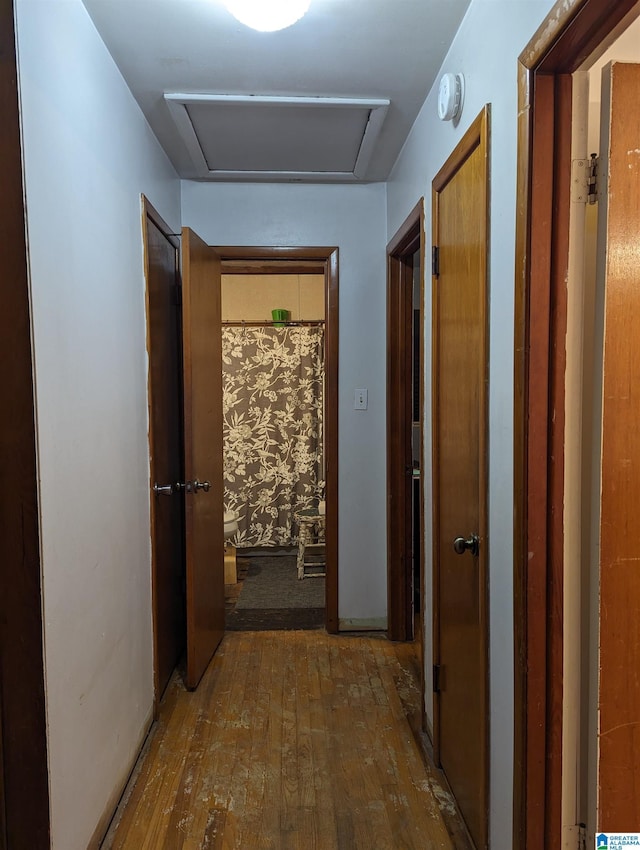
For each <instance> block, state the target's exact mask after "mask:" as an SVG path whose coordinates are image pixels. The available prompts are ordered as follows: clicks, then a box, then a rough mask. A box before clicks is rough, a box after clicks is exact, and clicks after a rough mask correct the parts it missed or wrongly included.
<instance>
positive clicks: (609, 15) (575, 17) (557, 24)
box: [520, 0, 638, 74]
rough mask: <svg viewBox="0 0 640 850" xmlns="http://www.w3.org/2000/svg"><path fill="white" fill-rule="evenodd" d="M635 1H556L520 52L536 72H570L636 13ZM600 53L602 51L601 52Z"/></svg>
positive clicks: (524, 60) (620, 29) (625, 24)
mask: <svg viewBox="0 0 640 850" xmlns="http://www.w3.org/2000/svg"><path fill="white" fill-rule="evenodd" d="M637 2H638V0H615V2H611V0H567V2H565V0H562V2H559V3H556V5H555V6H554V7H553V9H551V11H550V12H549V14H548V15H547V17H546V18H545V20H544V21H543V22H542V24H541V25H540V27H539V28H538V30H537V31H536V33H535V34H534V36H533V38H532V39H531V41H530V42H529V44H528V45H527V46H526V47H525V49H524V50H523V52H522V53H521V55H520V61H521V62H522V64H523V65H525V67H527V68H531V69H534V70H535V71H536V72H539V73H564V74H570V73H573V72H574V71H575V70H576V69H577V68H579V67H580V65H582V64H583V62H584V61H585V60H586V59H588V58H589V57H590V56H592V55H594V54H595V55H597V51H598V50H599V49H600V47H601V45H602V42H603V40H604V39H605V38H611V39H613V38H615V37H616V35H618V34H619V33H620V32H622V30H624V29H625V28H626V27H627V26H628V24H629V22H630V21H631V20H632V19H633V18H634V17H635V16H636V13H634V9H635V8H636V7H637ZM601 52H603V50H602V51H601Z"/></svg>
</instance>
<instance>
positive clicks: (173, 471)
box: [144, 199, 185, 709]
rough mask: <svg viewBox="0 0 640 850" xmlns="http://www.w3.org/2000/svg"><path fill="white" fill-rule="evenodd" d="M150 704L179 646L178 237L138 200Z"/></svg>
mask: <svg viewBox="0 0 640 850" xmlns="http://www.w3.org/2000/svg"><path fill="white" fill-rule="evenodd" d="M144 243H145V271H146V279H147V332H148V351H149V443H150V455H151V478H150V484H151V545H152V564H153V567H152V593H153V642H154V679H155V682H154V684H155V698H156V709H157V705H158V703H159V701H160V700H161V699H162V694H163V693H164V690H165V688H166V686H167V684H168V682H169V679H170V678H171V674H172V673H173V671H174V669H175V666H176V664H177V663H178V660H179V658H180V656H181V654H182V652H183V650H184V647H185V569H184V534H185V531H184V507H183V500H182V496H181V493H180V488H179V486H176V485H177V484H178V482H181V481H183V475H184V471H183V444H182V356H181V346H182V329H181V315H180V297H179V296H180V267H179V243H178V240H177V239H176V238H175V236H173V235H172V234H171V230H170V228H169V226H168V225H167V224H166V223H165V222H164V221H163V220H162V219H161V218H160V216H159V215H158V213H157V212H156V211H155V210H154V209H153V207H152V206H151V204H149V203H148V202H147V201H146V199H145V201H144Z"/></svg>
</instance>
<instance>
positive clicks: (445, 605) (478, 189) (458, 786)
mask: <svg viewBox="0 0 640 850" xmlns="http://www.w3.org/2000/svg"><path fill="white" fill-rule="evenodd" d="M487 124H488V109H485V111H484V112H482V113H481V114H480V116H479V117H478V118H477V119H476V121H475V122H474V123H473V125H472V126H471V128H470V129H469V130H468V132H467V133H466V134H465V136H464V138H463V139H462V141H461V142H460V144H459V145H458V147H457V148H456V150H455V151H454V152H453V154H452V155H451V157H450V158H449V160H448V161H447V163H446V164H445V165H444V167H443V168H442V170H441V171H440V173H439V174H438V175H437V177H436V179H435V180H434V183H433V210H434V221H433V238H434V245H435V246H437V252H438V253H437V258H436V262H435V268H434V272H435V273H434V276H433V439H434V443H433V446H434V458H433V476H434V479H433V488H434V490H433V498H434V514H433V519H434V527H433V530H434V656H435V663H436V669H435V670H434V678H435V679H436V681H435V682H434V690H435V691H436V696H435V747H436V757H437V759H438V761H439V764H440V765H441V767H442V768H443V769H444V772H445V774H446V776H447V779H448V781H449V784H450V786H451V789H452V791H453V793H454V795H455V797H456V800H457V802H458V806H459V808H460V811H461V813H462V815H463V817H464V819H465V822H466V824H467V826H468V828H469V832H470V833H471V836H472V838H473V840H474V842H475V844H476V846H477V847H478V848H480V847H482V848H484V847H486V846H487V786H488V779H487V771H488V760H487V739H488V725H487V690H488V688H487V666H488V665H487V656H488V629H487V598H486V597H487V535H486V525H487V520H486V502H487V499H486V488H487V470H486V466H487V459H486V422H487V402H486V399H487V390H486V383H487V329H486V327H487V238H488V233H487V204H488V190H487V156H488V151H487ZM456 540H457V541H458V542H457V544H455V545H456V546H457V547H458V549H459V550H460V552H459V553H458V552H456V550H455V549H454V541H456ZM476 541H477V542H476ZM476 547H477V552H476V551H475V550H476Z"/></svg>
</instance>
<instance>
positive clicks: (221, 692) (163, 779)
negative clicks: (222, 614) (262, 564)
mask: <svg viewBox="0 0 640 850" xmlns="http://www.w3.org/2000/svg"><path fill="white" fill-rule="evenodd" d="M417 670H418V664H417V659H416V657H415V650H414V647H413V646H411V645H409V644H392V643H389V642H388V641H386V640H385V639H384V638H382V637H377V636H375V637H351V636H349V637H345V636H337V637H336V636H330V635H327V634H326V633H325V632H324V631H320V630H318V631H306V632H302V631H296V632H286V631H278V632H235V633H227V635H226V636H225V638H224V641H223V643H222V645H221V647H220V649H219V651H218V653H217V655H216V656H215V658H214V660H213V662H212V664H211V665H210V667H209V669H208V671H207V673H206V674H205V677H204V679H203V680H202V682H201V684H200V686H199V688H198V690H197V691H196V692H194V693H191V694H190V693H188V692H186V691H185V689H184V687H183V685H182V681H181V680H180V679H179V678H178V677H177V676H174V678H173V680H172V681H171V683H170V685H169V688H168V692H167V694H166V696H165V699H164V702H163V704H162V706H161V709H160V718H159V721H158V723H157V725H156V727H155V729H154V730H153V732H152V734H151V735H150V738H149V741H148V742H147V745H146V748H145V752H144V754H143V757H142V758H141V759H140V763H139V767H138V776H137V779H136V781H135V782H133V781H132V782H131V783H130V787H129V789H128V791H127V793H126V795H125V801H126V803H125V804H121V807H120V809H119V811H118V813H117V815H116V819H115V821H114V824H113V825H112V827H111V830H110V831H109V834H108V835H107V838H106V839H105V841H104V843H103V845H102V848H103V850H134V848H135V850H160V848H165V850H218V848H220V850H222V848H225V850H227V848H228V850H240V848H241V850H289V848H291V849H293V848H299V850H303V848H304V850H313V848H316V850H343V848H344V850H374V848H377V850H397V848H410V850H427V848H429V849H430V848H434V850H435V848H443V850H456V848H459V850H463V848H467V847H468V846H469V845H468V844H467V843H466V840H465V838H464V837H463V836H462V835H461V830H460V828H459V827H458V826H457V824H456V821H455V816H453V806H452V803H451V800H450V798H449V796H448V795H447V794H446V792H444V791H443V789H442V788H441V786H440V785H439V782H438V778H437V775H436V774H437V772H436V771H434V770H433V769H430V768H428V767H426V766H425V762H424V759H423V756H422V754H421V752H420V749H419V747H418V744H417V742H416V739H415V735H417V734H419V732H418V731H417V730H418V728H419V703H420V691H419V683H418V681H417ZM438 801H440V803H441V804H442V808H441V806H440V805H439V802H438ZM447 826H448V827H449V829H447ZM450 833H451V834H450ZM452 835H453V836H454V837H452Z"/></svg>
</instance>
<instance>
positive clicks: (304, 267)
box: [220, 260, 325, 275]
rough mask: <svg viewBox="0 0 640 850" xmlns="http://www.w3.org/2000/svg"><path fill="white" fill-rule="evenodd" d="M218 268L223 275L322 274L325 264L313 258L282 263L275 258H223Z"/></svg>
mask: <svg viewBox="0 0 640 850" xmlns="http://www.w3.org/2000/svg"><path fill="white" fill-rule="evenodd" d="M220 270H221V273H222V274H223V275H235V274H237V275H287V274H293V275H300V274H324V270H325V264H324V262H317V261H315V260H309V261H307V262H305V261H302V260H299V261H298V262H295V261H294V260H286V261H284V262H282V263H278V262H277V260H270V261H263V260H258V261H256V262H255V263H251V262H248V261H246V260H224V261H223V262H222V264H221V269H220Z"/></svg>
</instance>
